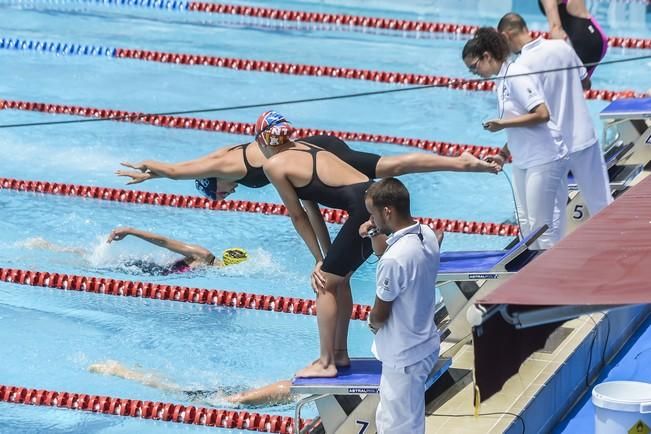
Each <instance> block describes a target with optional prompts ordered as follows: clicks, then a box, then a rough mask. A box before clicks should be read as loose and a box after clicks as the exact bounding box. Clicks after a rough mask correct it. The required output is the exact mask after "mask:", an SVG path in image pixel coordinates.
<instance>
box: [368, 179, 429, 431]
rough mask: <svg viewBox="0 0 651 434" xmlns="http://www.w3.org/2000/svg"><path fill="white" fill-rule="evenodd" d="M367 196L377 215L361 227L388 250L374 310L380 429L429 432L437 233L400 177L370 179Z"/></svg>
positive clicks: (379, 269)
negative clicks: (418, 214)
mask: <svg viewBox="0 0 651 434" xmlns="http://www.w3.org/2000/svg"><path fill="white" fill-rule="evenodd" d="M365 203H366V209H367V210H368V212H369V213H370V214H371V218H370V219H369V221H368V222H366V223H364V224H362V225H361V226H360V230H359V232H360V235H361V236H362V237H366V236H370V237H371V241H372V244H373V250H374V251H375V253H376V254H377V255H381V256H380V260H379V262H378V266H377V276H376V282H377V283H376V297H375V304H374V305H373V309H372V310H371V313H370V315H369V327H370V329H371V331H372V332H373V333H375V340H374V342H373V348H372V351H373V354H374V355H375V357H377V358H378V360H380V361H381V362H382V378H381V380H380V404H379V406H378V409H377V413H376V424H377V429H378V434H405V433H409V434H419V433H424V432H425V396H424V394H425V382H426V380H427V377H428V375H429V374H430V372H431V370H432V368H433V367H434V365H435V363H436V361H437V359H438V353H439V345H440V338H439V334H438V331H437V329H436V326H435V324H434V309H435V297H436V288H435V282H436V274H437V272H438V268H439V246H438V240H437V236H436V234H435V233H434V232H433V231H432V230H431V229H430V228H429V227H428V226H426V225H421V224H419V223H418V222H417V221H416V220H414V218H413V217H412V216H411V211H410V204H409V192H408V191H407V189H406V188H405V186H404V185H403V184H402V182H400V181H398V180H397V179H395V178H386V179H383V180H381V181H378V182H376V183H375V184H373V185H371V186H370V187H369V189H368V191H367V192H366V198H365ZM386 235H389V237H388V238H387V237H386Z"/></svg>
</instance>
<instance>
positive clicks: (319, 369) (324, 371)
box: [294, 362, 337, 378]
mask: <svg viewBox="0 0 651 434" xmlns="http://www.w3.org/2000/svg"><path fill="white" fill-rule="evenodd" d="M294 376H295V377H296V378H332V377H336V376H337V367H336V366H335V365H334V364H330V365H328V366H324V365H323V364H322V363H321V362H318V363H314V364H310V365H308V366H306V367H305V368H303V369H301V370H300V371H298V372H297V373H296V374H294Z"/></svg>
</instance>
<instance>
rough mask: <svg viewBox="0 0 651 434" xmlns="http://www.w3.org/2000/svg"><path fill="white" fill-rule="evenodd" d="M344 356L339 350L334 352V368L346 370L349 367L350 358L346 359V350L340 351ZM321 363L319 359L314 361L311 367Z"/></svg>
mask: <svg viewBox="0 0 651 434" xmlns="http://www.w3.org/2000/svg"><path fill="white" fill-rule="evenodd" d="M341 352H343V353H344V354H340V350H335V366H336V367H337V368H347V367H349V366H350V358H349V357H348V351H347V350H341ZM317 363H321V359H316V360H314V361H313V362H312V363H311V365H316V364H317Z"/></svg>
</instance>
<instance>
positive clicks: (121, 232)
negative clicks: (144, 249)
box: [106, 227, 215, 263]
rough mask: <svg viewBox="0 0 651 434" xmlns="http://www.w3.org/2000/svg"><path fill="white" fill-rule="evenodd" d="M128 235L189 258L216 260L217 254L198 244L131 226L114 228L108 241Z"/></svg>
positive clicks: (118, 239) (207, 260)
mask: <svg viewBox="0 0 651 434" xmlns="http://www.w3.org/2000/svg"><path fill="white" fill-rule="evenodd" d="M127 235H133V236H134V237H138V238H140V239H141V240H144V241H147V242H149V243H151V244H154V245H156V246H158V247H162V248H164V249H167V250H170V251H172V252H174V253H179V254H181V255H183V256H185V257H186V258H187V259H192V260H199V261H202V262H205V263H212V262H214V260H215V256H214V255H213V254H212V252H211V251H210V250H208V249H206V248H204V247H201V246H199V245H197V244H187V243H184V242H182V241H177V240H173V239H171V238H167V237H164V236H162V235H158V234H155V233H153V232H147V231H141V230H140V229H134V228H129V227H123V228H115V229H113V231H111V234H110V235H109V237H108V239H107V240H106V242H107V243H111V242H112V241H120V240H123V239H124V238H126V237H127Z"/></svg>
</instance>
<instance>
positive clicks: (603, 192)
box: [559, 142, 613, 216]
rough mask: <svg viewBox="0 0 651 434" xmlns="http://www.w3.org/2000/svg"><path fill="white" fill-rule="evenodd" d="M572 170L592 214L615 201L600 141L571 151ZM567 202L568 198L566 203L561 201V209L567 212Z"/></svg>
mask: <svg viewBox="0 0 651 434" xmlns="http://www.w3.org/2000/svg"><path fill="white" fill-rule="evenodd" d="M570 170H571V171H572V175H574V180H575V181H576V184H577V185H578V186H579V190H581V196H582V197H583V200H584V201H585V204H586V205H587V206H588V211H590V216H594V215H595V214H597V213H598V212H599V211H601V210H602V209H604V208H606V207H607V206H608V205H610V204H611V203H612V202H613V196H612V195H611V194H610V181H609V180H608V171H607V170H606V162H605V161H604V154H603V152H602V150H601V146H599V143H598V142H595V144H594V145H592V146H589V147H587V148H585V149H582V150H580V151H577V152H572V153H570ZM566 203H567V198H565V202H564V203H559V205H561V206H559V209H560V211H562V212H565V204H566Z"/></svg>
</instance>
